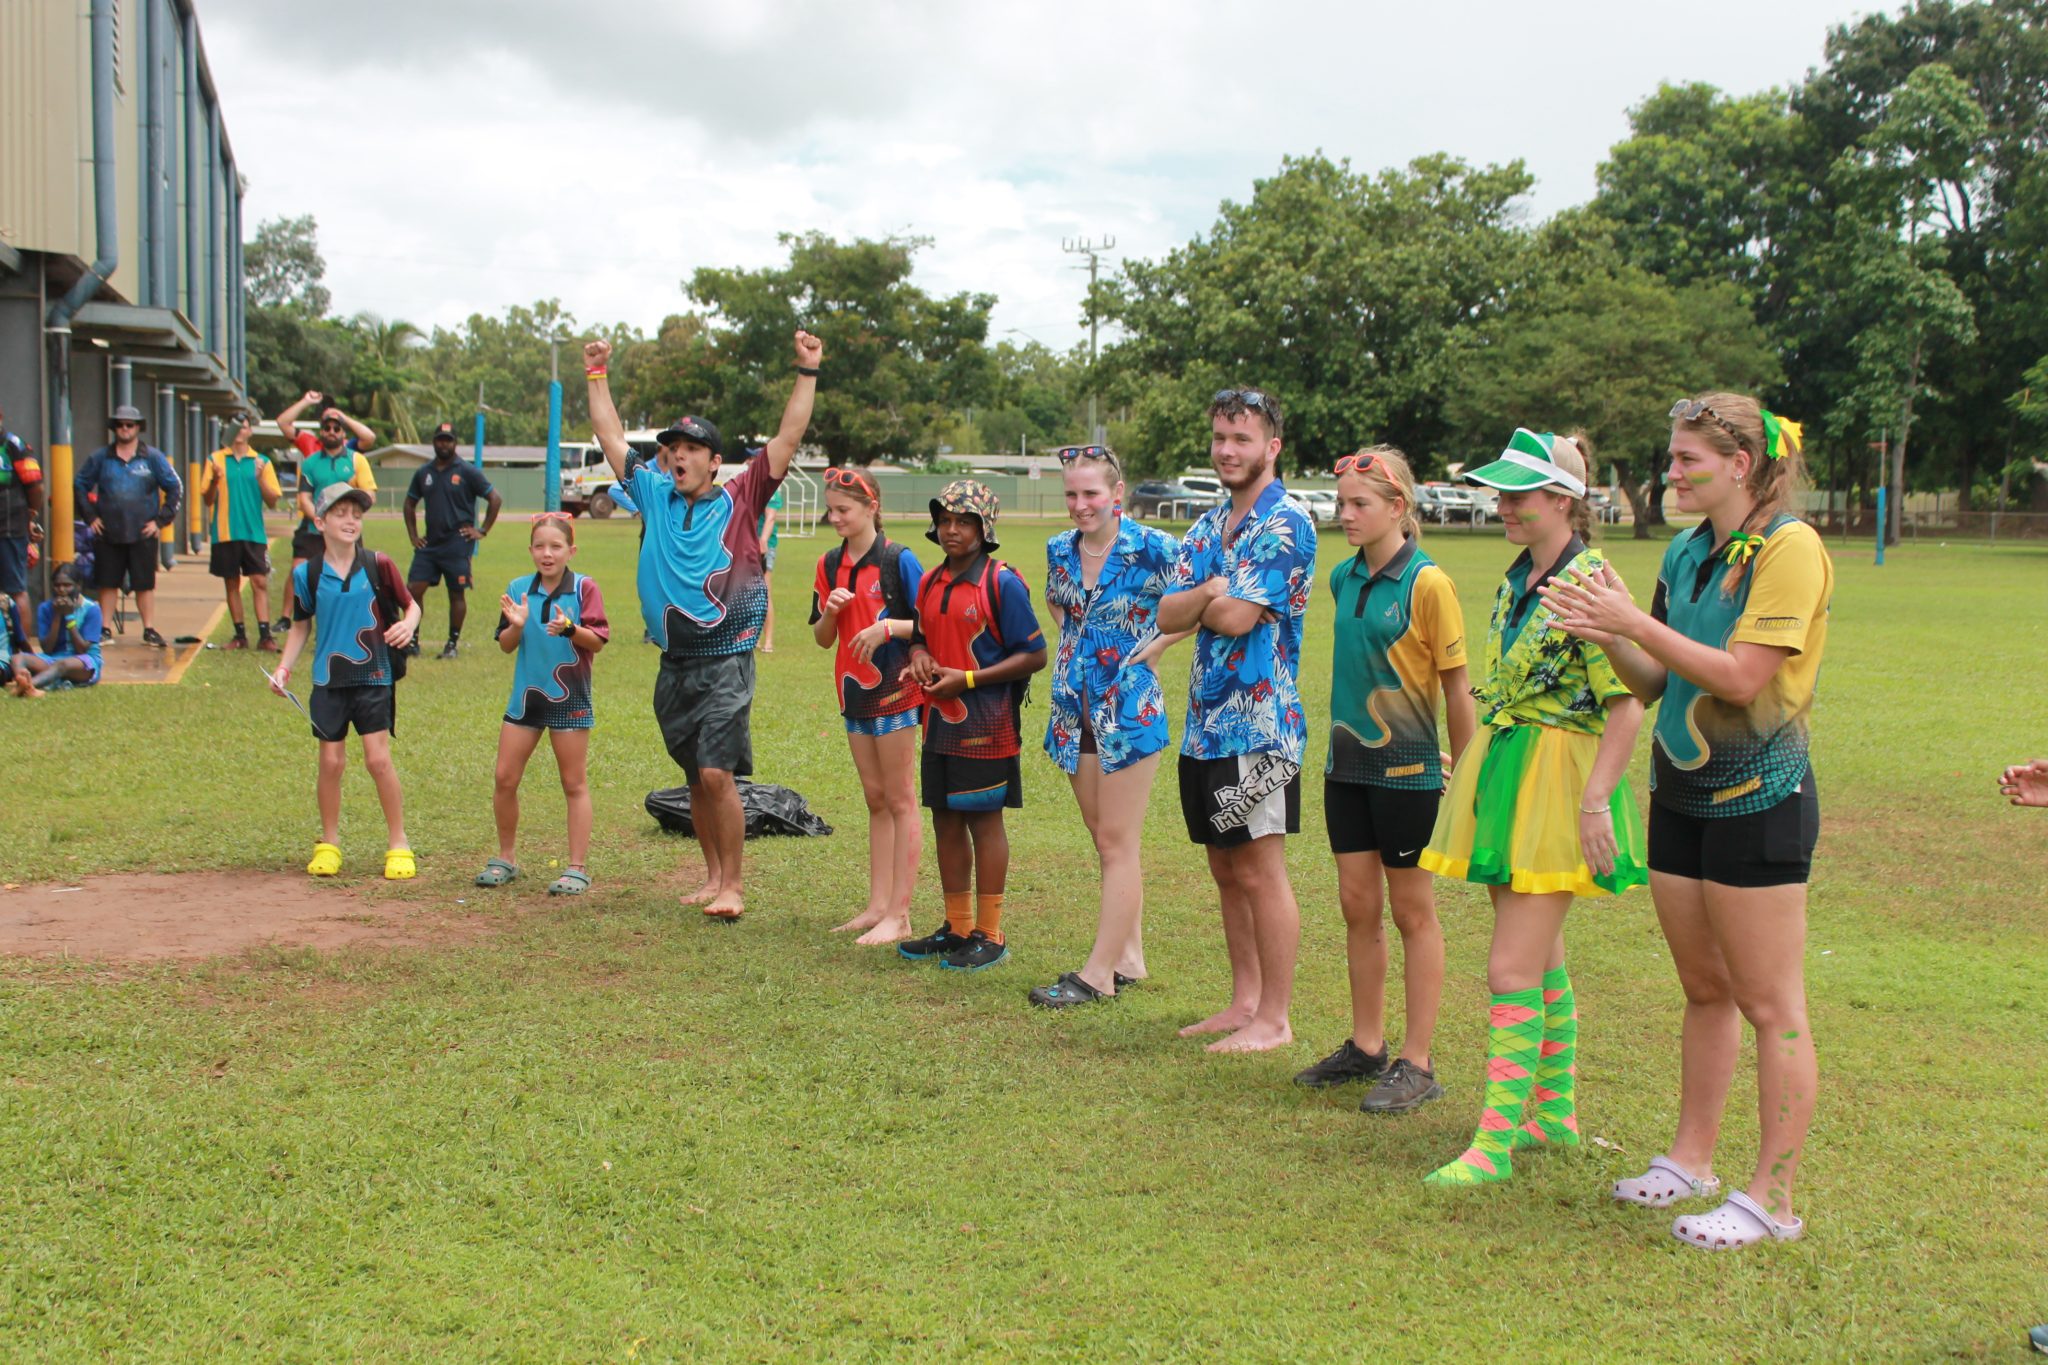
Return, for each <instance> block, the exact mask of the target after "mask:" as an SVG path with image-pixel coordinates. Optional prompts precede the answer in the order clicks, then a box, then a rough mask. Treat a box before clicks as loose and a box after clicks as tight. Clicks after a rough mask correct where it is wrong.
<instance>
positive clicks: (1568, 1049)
mask: <svg viewBox="0 0 2048 1365" xmlns="http://www.w3.org/2000/svg"><path fill="white" fill-rule="evenodd" d="M1578 1076H1579V1004H1578V1000H1577V999H1576V998H1575V997H1574V996H1573V995H1572V978H1571V973H1569V972H1567V971H1566V970H1565V969H1564V968H1563V967H1559V968H1557V969H1556V970H1554V971H1548V972H1545V973H1544V974H1543V1050H1542V1054H1541V1056H1540V1057H1539V1058H1538V1059H1537V1062H1536V1086H1535V1088H1534V1089H1532V1090H1531V1091H1530V1092H1529V1099H1530V1114H1529V1121H1528V1122H1527V1123H1524V1124H1523V1125H1522V1126H1521V1127H1519V1128H1517V1129H1516V1130H1515V1131H1514V1134H1513V1136H1512V1137H1511V1138H1509V1140H1508V1145H1509V1146H1510V1147H1512V1148H1513V1149H1514V1150H1516V1151H1521V1150H1522V1149H1523V1148H1524V1147H1544V1146H1551V1147H1576V1146H1578V1145H1579V1106H1578V1099H1577V1091H1578Z"/></svg>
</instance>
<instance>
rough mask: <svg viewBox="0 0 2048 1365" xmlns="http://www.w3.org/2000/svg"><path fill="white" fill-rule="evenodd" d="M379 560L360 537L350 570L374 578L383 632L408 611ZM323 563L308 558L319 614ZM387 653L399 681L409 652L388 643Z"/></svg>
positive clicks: (394, 679)
mask: <svg viewBox="0 0 2048 1365" xmlns="http://www.w3.org/2000/svg"><path fill="white" fill-rule="evenodd" d="M377 559H378V555H377V552H376V551H375V550H372V549H371V548H370V547H369V546H367V545H365V544H363V542H361V541H360V540H359V541H357V542H356V562H355V566H354V567H353V568H351V569H350V570H349V572H350V573H351V574H363V575H364V576H366V577H367V578H368V579H369V580H370V589H371V591H373V592H374V593H376V594H377V617H378V621H377V628H378V631H379V632H380V634H381V632H383V631H387V630H389V629H391V627H393V626H394V625H397V624H398V622H399V620H400V619H401V618H402V617H404V615H405V611H404V609H403V608H401V607H400V606H399V605H398V594H397V593H395V592H393V591H391V589H390V587H389V586H388V585H386V583H385V582H384V578H383V576H382V575H381V574H379V573H378V572H377ZM320 564H321V561H320V560H318V559H309V560H307V561H306V577H307V578H309V579H311V580H312V582H313V610H314V611H315V612H316V613H317V612H318V611H319V610H320ZM394 567H395V566H394ZM384 654H385V657H386V658H388V659H390V660H391V681H393V682H397V681H398V680H399V679H401V678H403V677H404V676H405V662H406V652H405V651H404V650H402V649H393V648H391V646H389V645H386V646H385V647H384Z"/></svg>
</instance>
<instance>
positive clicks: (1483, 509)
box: [1471, 488, 1500, 526]
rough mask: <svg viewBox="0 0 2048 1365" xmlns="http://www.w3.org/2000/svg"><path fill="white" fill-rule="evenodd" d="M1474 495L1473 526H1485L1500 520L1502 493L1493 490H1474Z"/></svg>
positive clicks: (1472, 491)
mask: <svg viewBox="0 0 2048 1365" xmlns="http://www.w3.org/2000/svg"><path fill="white" fill-rule="evenodd" d="M1471 493H1472V524H1473V525H1474V526H1480V525H1484V524H1485V523H1486V522H1488V521H1498V520H1500V492H1499V490H1497V489H1492V488H1474V489H1472V490H1471Z"/></svg>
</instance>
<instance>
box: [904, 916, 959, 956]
mask: <svg viewBox="0 0 2048 1365" xmlns="http://www.w3.org/2000/svg"><path fill="white" fill-rule="evenodd" d="M966 946H967V940H966V939H965V938H963V937H962V936H961V935H959V934H956V933H954V932H953V926H952V925H950V924H943V923H942V924H940V925H939V927H938V928H936V929H934V930H932V931H931V932H930V933H929V934H926V935H925V936H924V937H923V938H914V939H911V940H910V941H909V942H907V943H899V944H897V945H896V953H897V956H899V957H907V958H909V959H910V960H911V961H912V962H923V961H925V960H926V959H928V958H934V957H946V956H948V955H950V954H952V953H956V952H958V951H960V949H962V948H965V947H966Z"/></svg>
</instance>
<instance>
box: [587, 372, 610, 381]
mask: <svg viewBox="0 0 2048 1365" xmlns="http://www.w3.org/2000/svg"><path fill="white" fill-rule="evenodd" d="M607 373H608V371H605V370H585V371H584V372H583V377H584V378H585V379H602V378H604V377H605V375H606V374H607Z"/></svg>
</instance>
